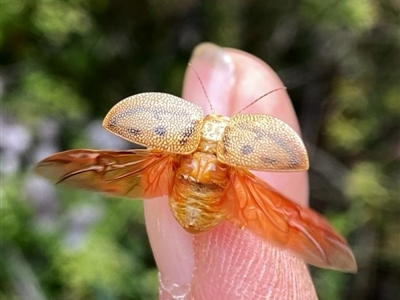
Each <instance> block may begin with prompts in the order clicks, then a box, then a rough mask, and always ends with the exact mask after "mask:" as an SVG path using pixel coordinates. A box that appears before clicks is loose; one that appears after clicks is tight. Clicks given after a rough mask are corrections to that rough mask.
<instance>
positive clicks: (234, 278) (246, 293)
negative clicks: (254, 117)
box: [144, 44, 317, 300]
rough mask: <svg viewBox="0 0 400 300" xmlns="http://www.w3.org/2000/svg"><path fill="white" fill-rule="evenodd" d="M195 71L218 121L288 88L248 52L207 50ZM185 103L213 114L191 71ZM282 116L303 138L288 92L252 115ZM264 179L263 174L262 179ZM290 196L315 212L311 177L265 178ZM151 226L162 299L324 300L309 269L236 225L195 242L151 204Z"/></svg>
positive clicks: (164, 206) (196, 58)
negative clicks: (220, 116) (309, 204)
mask: <svg viewBox="0 0 400 300" xmlns="http://www.w3.org/2000/svg"><path fill="white" fill-rule="evenodd" d="M191 64H192V65H193V67H194V68H195V69H196V71H197V73H198V74H199V76H200V78H201V80H202V82H203V84H204V87H205V89H206V91H207V93H208V95H209V98H210V99H211V102H212V105H213V107H214V109H215V111H216V113H218V114H223V115H227V116H231V115H233V114H234V113H236V112H238V111H239V110H240V109H242V108H243V107H245V106H246V105H247V104H248V103H250V102H251V101H253V100H254V99H256V98H258V97H259V96H261V95H262V94H265V93H266V92H268V91H270V90H272V89H275V88H277V87H281V86H283V84H282V82H281V81H280V79H279V78H278V77H277V75H276V74H275V73H274V72H273V71H272V70H271V69H270V68H269V67H268V66H267V65H266V64H265V63H264V62H262V61H260V60H259V59H257V58H255V57H253V56H251V55H250V54H247V53H245V52H242V51H239V50H235V49H226V48H219V47H217V46H215V45H213V44H201V45H199V46H198V47H197V48H196V49H195V51H194V54H193V56H192V59H191ZM182 97H183V98H184V99H186V100H188V101H190V102H193V103H195V104H197V105H200V106H201V107H202V108H203V110H204V112H205V114H208V113H210V107H209V104H208V102H207V100H206V97H205V95H204V92H203V90H202V87H201V85H200V83H199V81H198V79H197V77H196V75H195V73H194V72H193V70H192V69H191V68H189V69H188V71H187V73H186V76H185V81H184V88H183V95H182ZM253 112H257V113H265V114H270V115H272V116H275V117H277V118H279V119H281V120H283V121H284V122H286V123H287V124H289V125H290V126H291V127H292V128H293V129H294V130H296V131H297V132H299V126H298V123H297V119H296V116H295V113H294V110H293V107H292V105H291V102H290V99H289V97H288V95H287V93H286V92H285V91H278V92H275V93H273V94H271V95H269V96H267V97H266V98H264V99H262V100H261V101H259V102H257V103H256V104H254V105H253V106H251V107H250V108H248V109H247V110H246V111H245V112H244V113H253ZM255 173H256V172H255ZM256 174H257V176H259V177H260V178H261V179H263V180H265V181H266V182H267V183H268V184H270V185H271V186H273V187H274V188H275V189H276V190H278V191H279V192H281V193H282V194H283V195H285V196H286V197H288V198H289V199H292V200H293V201H295V202H297V203H299V204H301V205H307V199H308V182H307V173H306V172H298V173H267V172H257V173H256ZM144 205H145V216H146V225H147V230H148V233H149V238H150V242H151V245H152V249H153V252H154V256H155V259H156V262H157V266H158V268H159V271H160V275H159V283H160V286H159V292H160V296H159V298H160V299H196V300H202V299H222V300H223V299H283V300H285V299H317V297H316V294H315V290H314V287H313V284H312V281H311V278H310V276H309V273H308V270H307V267H306V265H305V263H304V262H303V261H302V260H300V259H297V258H296V257H294V256H293V255H292V254H291V253H290V252H289V251H285V250H282V249H278V248H276V247H275V246H272V245H270V244H269V243H268V242H265V241H263V240H262V239H260V238H258V237H257V236H255V235H253V234H252V233H251V232H248V231H247V230H241V229H238V228H237V227H235V226H234V225H233V224H231V223H230V222H228V221H224V222H222V223H221V224H220V225H218V226H216V227H215V228H214V229H212V230H210V231H207V232H205V233H201V234H197V235H193V236H192V235H190V234H188V233H186V232H185V231H184V230H183V229H182V228H181V227H180V226H179V225H178V223H177V222H176V221H175V220H174V219H173V217H172V215H171V213H170V211H169V207H168V201H167V199H155V200H150V201H145V204H144Z"/></svg>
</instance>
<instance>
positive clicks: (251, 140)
mask: <svg viewBox="0 0 400 300" xmlns="http://www.w3.org/2000/svg"><path fill="white" fill-rule="evenodd" d="M217 156H218V159H219V160H220V161H221V162H223V163H225V164H228V165H231V166H237V167H243V168H248V169H251V170H261V171H291V170H293V171H299V170H306V169H308V166H309V163H308V156H307V151H306V149H305V147H304V144H303V141H302V140H301V138H300V137H299V136H298V135H297V133H296V132H295V131H294V130H293V129H292V128H291V127H290V126H289V125H287V124H286V123H284V122H283V121H281V120H279V119H277V118H274V117H272V116H268V115H263V114H238V115H235V116H233V117H232V118H231V119H230V121H229V123H228V125H227V126H226V128H225V131H224V133H223V135H222V138H221V140H220V141H219V142H218V145H217Z"/></svg>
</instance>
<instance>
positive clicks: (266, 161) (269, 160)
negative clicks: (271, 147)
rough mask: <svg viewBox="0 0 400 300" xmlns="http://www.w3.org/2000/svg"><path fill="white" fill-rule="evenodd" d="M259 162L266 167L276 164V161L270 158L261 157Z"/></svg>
mask: <svg viewBox="0 0 400 300" xmlns="http://www.w3.org/2000/svg"><path fill="white" fill-rule="evenodd" d="M261 160H262V162H263V163H265V164H267V165H275V164H276V159H273V158H270V157H266V156H264V157H261Z"/></svg>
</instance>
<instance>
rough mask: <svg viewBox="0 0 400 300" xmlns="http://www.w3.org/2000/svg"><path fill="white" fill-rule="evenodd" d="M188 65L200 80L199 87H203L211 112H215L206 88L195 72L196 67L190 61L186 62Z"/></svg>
mask: <svg viewBox="0 0 400 300" xmlns="http://www.w3.org/2000/svg"><path fill="white" fill-rule="evenodd" d="M188 65H189V67H191V68H192V69H193V71H194V73H195V74H196V77H197V79H198V80H199V81H200V84H201V87H202V89H203V92H204V95H205V96H206V98H207V102H208V104H209V105H210V108H211V113H212V114H215V110H214V107H213V106H212V104H211V101H210V98H209V97H208V94H207V91H206V88H205V87H204V84H203V82H202V81H201V79H200V76H199V74H198V73H197V71H196V69H195V68H194V67H193V66H192V64H191V63H188Z"/></svg>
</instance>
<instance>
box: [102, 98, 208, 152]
mask: <svg viewBox="0 0 400 300" xmlns="http://www.w3.org/2000/svg"><path fill="white" fill-rule="evenodd" d="M203 117H204V115H203V111H202V110H201V108H200V107H199V106H197V105H195V104H193V103H190V102H188V101H186V100H183V99H182V98H179V97H176V96H173V95H170V94H165V93H142V94H137V95H134V96H131V97H128V98H125V99H124V100H122V101H120V102H119V103H117V104H116V105H115V106H114V107H113V108H112V109H111V110H110V111H109V113H108V114H107V116H106V117H105V118H104V121H103V126H104V127H105V128H106V129H107V130H109V131H111V132H113V133H115V134H117V135H119V136H120V137H123V138H125V139H127V140H128V141H131V142H134V143H137V144H140V145H143V146H146V147H148V148H150V149H157V150H161V151H167V152H171V153H178V154H189V153H191V152H193V151H194V150H196V148H197V146H198V144H199V142H200V138H201V128H202V123H203Z"/></svg>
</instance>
